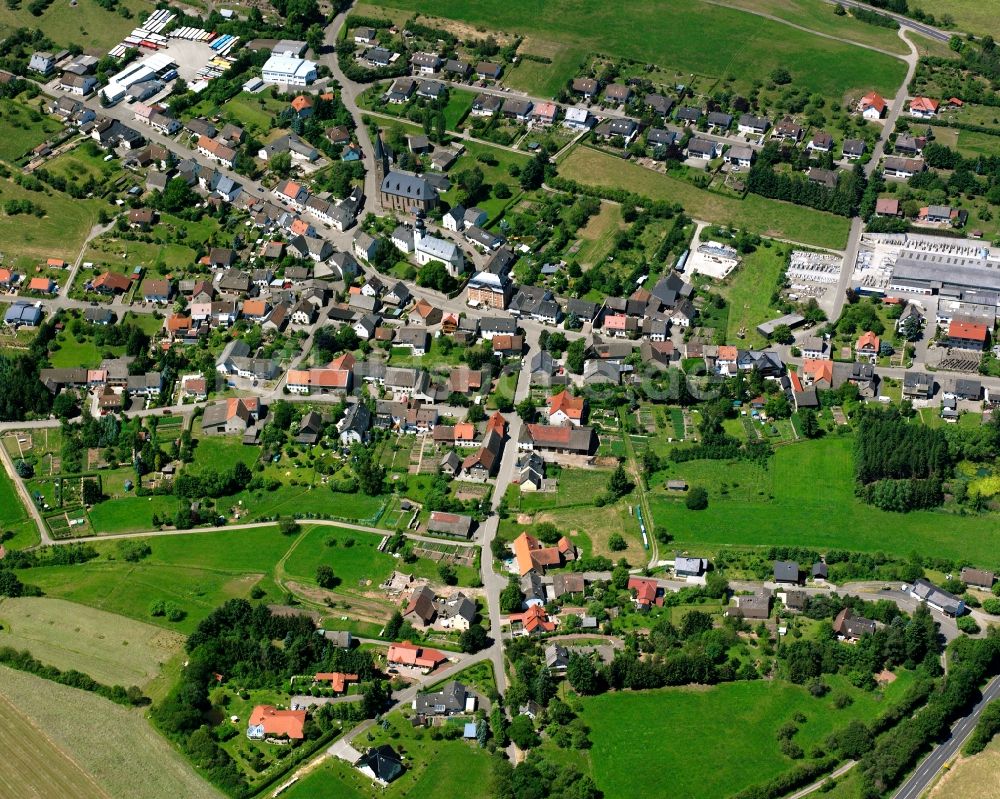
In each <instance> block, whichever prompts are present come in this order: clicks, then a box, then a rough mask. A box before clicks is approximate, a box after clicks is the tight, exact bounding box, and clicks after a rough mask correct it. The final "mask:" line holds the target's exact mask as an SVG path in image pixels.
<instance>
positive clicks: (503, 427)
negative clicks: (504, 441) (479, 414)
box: [486, 411, 507, 438]
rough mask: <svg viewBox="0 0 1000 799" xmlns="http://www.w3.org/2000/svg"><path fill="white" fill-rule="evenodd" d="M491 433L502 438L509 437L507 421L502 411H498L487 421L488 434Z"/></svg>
mask: <svg viewBox="0 0 1000 799" xmlns="http://www.w3.org/2000/svg"><path fill="white" fill-rule="evenodd" d="M491 432H492V433H496V434H497V435H498V436H500V437H501V438H503V437H504V436H505V435H507V420H506V419H504V418H503V414H502V413H500V411H496V412H495V413H494V414H493V415H492V416H491V417H490V418H489V419H487V420H486V434H487V435H489V434H490V433H491Z"/></svg>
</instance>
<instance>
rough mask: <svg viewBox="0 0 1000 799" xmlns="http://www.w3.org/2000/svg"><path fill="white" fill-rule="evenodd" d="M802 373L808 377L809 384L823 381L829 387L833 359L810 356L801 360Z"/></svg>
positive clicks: (831, 381)
mask: <svg viewBox="0 0 1000 799" xmlns="http://www.w3.org/2000/svg"><path fill="white" fill-rule="evenodd" d="M802 373H803V374H804V375H805V376H806V377H808V378H809V382H810V384H812V383H825V384H826V385H827V386H829V387H832V386H833V361H831V360H829V359H827V360H823V359H820V358H810V359H809V360H807V361H805V362H803V364H802Z"/></svg>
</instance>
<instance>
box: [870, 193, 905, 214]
mask: <svg viewBox="0 0 1000 799" xmlns="http://www.w3.org/2000/svg"><path fill="white" fill-rule="evenodd" d="M875 214H876V215H877V216H902V215H903V212H902V210H900V206H899V200H897V199H896V198H895V197H879V198H878V199H877V200H876V201H875Z"/></svg>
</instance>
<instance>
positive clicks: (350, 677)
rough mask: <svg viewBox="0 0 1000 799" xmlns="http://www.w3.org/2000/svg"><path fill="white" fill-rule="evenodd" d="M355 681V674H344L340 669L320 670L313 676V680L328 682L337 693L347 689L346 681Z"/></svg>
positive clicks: (356, 679) (356, 678)
mask: <svg viewBox="0 0 1000 799" xmlns="http://www.w3.org/2000/svg"><path fill="white" fill-rule="evenodd" d="M357 681H358V675H357V674H345V673H344V672H342V671H321V672H319V673H318V674H317V675H316V676H315V677H313V682H328V683H330V687H331V688H332V689H333V690H334V691H336V692H337V693H338V694H342V693H344V691H345V690H347V684H348V683H351V682H357Z"/></svg>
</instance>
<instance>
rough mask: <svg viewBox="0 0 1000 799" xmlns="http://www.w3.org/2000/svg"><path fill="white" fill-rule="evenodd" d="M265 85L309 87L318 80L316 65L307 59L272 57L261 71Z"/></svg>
mask: <svg viewBox="0 0 1000 799" xmlns="http://www.w3.org/2000/svg"><path fill="white" fill-rule="evenodd" d="M261 79H262V80H263V81H264V83H278V84H285V85H287V86H308V85H309V84H310V83H312V82H313V81H314V80H316V65H315V64H314V63H313V62H312V61H309V60H307V59H305V58H296V57H295V56H287V55H272V56H271V57H270V58H269V59H267V62H266V63H265V64H264V68H263V69H262V70H261Z"/></svg>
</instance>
